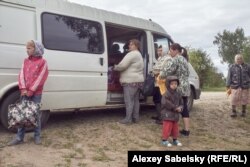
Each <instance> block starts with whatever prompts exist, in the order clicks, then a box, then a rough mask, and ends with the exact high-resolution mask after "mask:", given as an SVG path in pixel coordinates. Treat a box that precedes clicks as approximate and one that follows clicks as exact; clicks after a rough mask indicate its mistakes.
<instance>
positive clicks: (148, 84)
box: [141, 74, 155, 96]
mask: <svg viewBox="0 0 250 167" xmlns="http://www.w3.org/2000/svg"><path fill="white" fill-rule="evenodd" d="M154 87H155V77H154V76H152V75H151V74H149V75H147V78H146V80H145V82H144V84H143V88H142V91H141V92H142V94H143V95H144V96H153V93H154Z"/></svg>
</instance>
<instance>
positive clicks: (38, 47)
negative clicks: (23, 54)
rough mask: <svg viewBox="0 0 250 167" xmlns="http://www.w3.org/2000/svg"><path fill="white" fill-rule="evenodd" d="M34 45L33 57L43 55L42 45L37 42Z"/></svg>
mask: <svg viewBox="0 0 250 167" xmlns="http://www.w3.org/2000/svg"><path fill="white" fill-rule="evenodd" d="M33 42H34V44H35V53H34V55H33V56H43V53H44V47H43V44H42V43H40V42H38V41H34V40H33Z"/></svg>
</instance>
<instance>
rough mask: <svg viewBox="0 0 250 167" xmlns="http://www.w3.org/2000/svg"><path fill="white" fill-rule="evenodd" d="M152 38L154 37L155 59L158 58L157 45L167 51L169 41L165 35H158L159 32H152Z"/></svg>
mask: <svg viewBox="0 0 250 167" xmlns="http://www.w3.org/2000/svg"><path fill="white" fill-rule="evenodd" d="M153 38H154V49H155V59H157V58H158V56H157V49H158V48H159V47H162V49H163V50H164V51H168V50H169V42H170V41H169V39H168V38H167V37H165V36H162V35H159V34H153Z"/></svg>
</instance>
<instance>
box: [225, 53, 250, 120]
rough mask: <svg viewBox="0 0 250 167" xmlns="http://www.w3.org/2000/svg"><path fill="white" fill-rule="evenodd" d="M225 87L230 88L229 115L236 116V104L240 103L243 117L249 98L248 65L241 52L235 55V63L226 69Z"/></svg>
mask: <svg viewBox="0 0 250 167" xmlns="http://www.w3.org/2000/svg"><path fill="white" fill-rule="evenodd" d="M226 87H227V89H230V90H231V105H232V114H231V117H237V112H236V106H240V105H242V114H241V116H242V117H245V116H246V108H247V103H248V98H249V97H248V96H249V87H250V67H249V65H248V64H246V63H244V60H243V56H242V55H241V54H237V55H236V56H235V63H234V64H232V65H231V66H230V68H229V70H228V75H227V82H226Z"/></svg>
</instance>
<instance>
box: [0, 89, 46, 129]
mask: <svg viewBox="0 0 250 167" xmlns="http://www.w3.org/2000/svg"><path fill="white" fill-rule="evenodd" d="M19 99H20V92H19V91H14V92H11V94H10V95H9V96H7V97H6V98H5V100H4V101H3V103H2V106H1V112H0V118H1V123H2V125H3V127H4V128H5V129H7V130H10V129H8V106H9V105H10V104H14V103H16V102H17V101H18V100H19ZM49 115H50V111H49V110H44V111H41V126H42V128H43V127H45V125H46V123H47V121H48V119H49ZM32 130H33V128H32V129H27V130H26V131H32ZM10 131H12V132H17V129H11V130H10Z"/></svg>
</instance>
